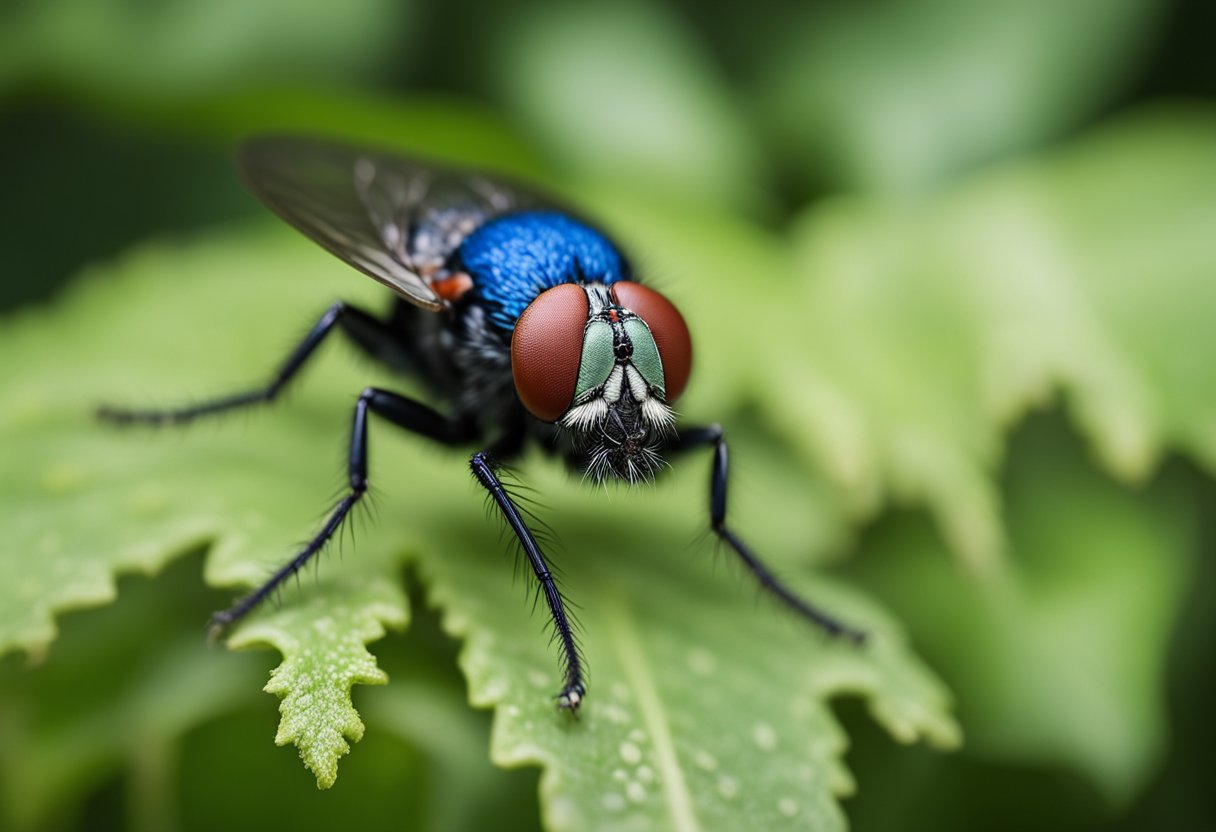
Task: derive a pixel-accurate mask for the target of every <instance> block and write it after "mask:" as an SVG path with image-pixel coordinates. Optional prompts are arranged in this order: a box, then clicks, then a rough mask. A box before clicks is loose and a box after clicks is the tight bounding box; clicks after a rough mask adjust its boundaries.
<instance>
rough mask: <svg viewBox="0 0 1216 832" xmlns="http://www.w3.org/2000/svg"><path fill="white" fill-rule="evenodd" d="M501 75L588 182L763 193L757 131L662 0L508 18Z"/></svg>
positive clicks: (730, 196)
mask: <svg viewBox="0 0 1216 832" xmlns="http://www.w3.org/2000/svg"><path fill="white" fill-rule="evenodd" d="M499 49H500V54H499V60H498V64H499V71H498V72H497V73H496V84H497V85H498V87H499V89H500V91H501V93H502V95H503V96H504V98H505V100H506V101H507V103H508V105H509V107H510V110H511V112H513V113H515V114H517V115H518V118H519V119H520V121H521V124H522V125H523V126H524V127H525V129H526V130H528V131H530V133H531V135H532V136H533V138H534V139H535V140H536V142H537V144H538V145H539V146H540V147H541V148H543V149H544V150H545V151H546V153H547V155H548V156H549V157H551V158H553V159H554V160H557V161H559V162H561V163H562V164H563V165H564V166H565V167H566V168H568V169H570V170H573V171H575V172H576V173H577V174H579V176H580V178H581V179H583V180H588V179H600V180H604V181H613V180H617V181H620V180H622V179H624V180H626V181H630V182H633V183H635V184H645V186H646V188H647V190H649V191H651V192H660V193H661V192H663V191H665V190H672V191H675V192H677V193H680V194H683V195H685V196H691V197H693V198H699V197H700V198H709V199H712V200H713V201H715V202H717V203H722V202H735V203H736V204H737V203H739V202H741V201H742V202H747V201H753V202H754V201H755V200H756V198H758V196H759V193H760V192H759V189H758V187H757V181H758V179H759V174H760V168H761V159H760V155H759V152H758V148H757V146H756V142H755V138H754V135H753V133H752V131H751V129H750V127H749V125H747V124H746V123H745V122H744V121H743V118H742V115H741V113H740V111H739V108H738V106H737V105H736V104H735V102H734V101H732V99H731V95H730V91H729V90H728V88H727V87H726V85H725V81H724V79H723V78H721V77H719V76H718V74H717V71H716V69H715V67H714V65H713V62H712V60H711V59H710V56H709V55H708V54H706V53H705V51H704V50H703V49H702V48H701V46H700V44H699V43H697V42H696V40H695V39H694V38H693V37H692V35H691V33H690V32H689V31H688V29H687V27H685V26H683V25H681V22H680V21H679V20H678V19H677V18H675V17H673V16H672V15H670V14H669V13H667V12H665V11H664V10H663V8H662V7H661V6H660V5H658V4H655V3H647V2H627V3H612V4H607V3H605V4H597V5H590V6H588V5H578V6H568V7H544V8H537V9H536V10H535V13H533V14H526V15H520V16H517V17H516V18H514V19H512V20H510V21H509V23H508V24H507V25H506V31H505V32H504V33H503V35H502V38H501V41H500V45H499Z"/></svg>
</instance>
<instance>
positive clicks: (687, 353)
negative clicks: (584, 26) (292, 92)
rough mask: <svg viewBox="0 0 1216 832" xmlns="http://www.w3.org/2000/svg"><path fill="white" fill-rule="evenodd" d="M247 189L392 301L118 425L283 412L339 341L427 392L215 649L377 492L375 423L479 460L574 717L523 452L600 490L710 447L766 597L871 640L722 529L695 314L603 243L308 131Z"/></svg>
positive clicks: (740, 552) (342, 307)
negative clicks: (514, 469)
mask: <svg viewBox="0 0 1216 832" xmlns="http://www.w3.org/2000/svg"><path fill="white" fill-rule="evenodd" d="M237 167H238V170H239V172H240V174H241V178H242V179H243V180H244V183H245V185H246V187H248V189H249V190H250V191H251V192H252V193H253V194H254V195H255V196H257V197H258V198H259V199H260V200H261V201H262V202H263V203H265V205H266V206H267V207H269V208H270V209H271V210H272V211H274V212H275V213H277V214H278V215H279V216H280V217H282V218H283V219H284V220H286V221H287V222H288V223H290V224H291V225H293V226H295V227H296V228H297V229H298V230H300V231H302V232H303V233H304V234H306V235H307V236H308V237H310V238H311V239H312V240H313V241H315V242H316V243H318V244H320V245H321V246H323V247H324V248H326V249H327V250H329V251H330V252H331V253H332V254H334V255H336V256H337V257H338V258H340V259H341V260H343V261H345V262H346V263H348V264H349V265H351V266H354V267H355V268H356V269H358V270H360V271H361V272H363V273H364V274H366V275H368V276H370V277H372V278H374V279H375V280H377V281H379V282H380V283H382V284H384V285H385V286H387V287H388V288H389V289H391V290H392V291H393V292H394V293H395V295H396V297H395V298H394V302H393V305H392V307H391V308H390V309H389V311H388V312H387V314H384V315H378V314H375V313H373V312H369V311H366V310H364V309H360V308H359V307H357V306H354V305H352V304H348V303H345V302H342V301H338V302H336V303H334V304H333V305H332V306H330V307H329V308H328V309H327V310H326V311H325V312H324V314H322V315H321V317H320V318H319V319H318V320H317V322H316V323H315V324H314V325H313V327H312V329H311V330H310V331H309V333H308V334H307V335H306V336H305V337H304V339H303V340H302V341H301V342H300V343H299V344H298V345H297V346H296V348H295V349H294V351H293V352H292V353H291V354H290V355H289V356H288V357H287V359H286V360H285V361H284V362H283V363H282V364H281V365H280V366H279V368H278V370H277V371H276V372H275V374H274V376H273V377H272V379H271V381H270V383H269V384H267V385H266V386H264V387H258V388H256V389H253V390H250V391H248V392H244V393H238V394H236V395H230V396H225V397H222V398H217V399H214V400H211V401H207V402H204V403H202V404H198V405H194V406H191V407H184V408H177V409H165V410H129V409H120V408H112V407H105V408H102V409H101V410H100V412H99V415H100V416H101V418H103V419H105V420H107V421H110V422H115V423H119V424H163V423H170V424H185V423H187V422H191V421H193V420H195V419H197V418H200V417H203V416H209V415H212V414H216V413H221V412H224V411H228V410H234V409H237V408H241V407H248V406H252V405H257V404H264V403H269V402H272V401H274V400H275V399H276V398H277V397H278V395H279V394H280V393H281V392H282V390H283V389H284V388H285V387H286V386H287V385H288V384H289V383H290V382H291V381H292V379H293V378H294V377H295V376H296V374H297V373H298V372H299V371H300V369H301V368H302V367H303V366H304V365H305V364H306V363H307V362H308V360H309V358H310V357H311V356H312V355H313V354H314V352H315V351H316V348H317V346H318V345H320V344H321V342H322V341H323V340H325V338H326V336H328V335H329V334H330V333H331V332H334V331H340V332H342V333H343V334H344V335H345V336H346V337H347V338H349V339H350V340H351V341H352V342H353V343H354V344H355V346H356V347H358V348H359V349H360V350H362V351H363V352H365V353H367V354H368V355H369V356H371V357H372V358H374V359H377V360H379V361H381V362H383V363H385V364H387V365H389V366H391V367H392V368H393V369H395V370H398V371H401V372H404V373H407V374H411V375H413V376H415V377H416V378H418V379H420V380H421V381H422V382H423V384H424V385H425V387H426V388H427V389H428V390H429V391H430V392H431V394H432V395H433V397H434V401H436V402H438V403H440V405H441V406H440V407H439V408H437V407H435V406H432V405H431V404H427V403H424V402H422V401H418V400H416V399H413V398H409V397H406V396H403V395H401V394H399V393H395V392H393V391H391V390H384V389H380V388H376V387H369V388H367V389H365V390H364V391H363V392H362V393H361V394H360V395H359V398H358V399H357V400H356V401H355V405H354V411H353V414H352V421H353V428H352V431H351V440H350V453H349V463H348V480H349V490H348V492H347V493H346V495H345V496H344V497H343V498H342V499H341V500H340V501H339V502H338V503H337V505H336V506H334V508H333V509H332V511H331V512H330V514H329V516H328V519H327V520H326V522H325V524H324V526H323V527H322V528H321V530H320V531H319V532H317V534H316V535H315V536H314V537H313V538H312V540H310V541H309V542H308V544H307V545H305V546H304V547H303V548H302V549H300V551H299V552H298V553H297V554H296V555H295V557H293V558H292V559H291V560H290V561H288V562H287V563H285V564H283V565H282V566H281V567H280V568H279V569H278V570H276V571H275V572H274V574H272V575H271V576H270V577H269V578H267V580H266V581H265V582H264V583H263V584H262V585H261V586H259V587H257V588H256V589H254V590H253V591H252V592H250V593H249V594H248V595H246V596H244V597H243V598H241V599H240V600H239V601H237V602H236V603H235V604H234V605H233V606H231V607H229V608H228V609H225V610H221V611H220V612H217V613H215V615H214V616H212V619H211V629H212V633H213V635H216V636H221V635H223V634H224V633H226V632H227V631H228V630H229V629H230V628H231V627H232V626H233V625H234V624H236V623H237V622H238V621H240V620H241V619H243V618H244V617H245V616H247V615H248V614H249V613H250V612H251V611H252V610H254V609H255V608H256V607H258V605H260V604H261V603H262V602H263V601H264V600H265V599H266V598H267V596H269V595H270V594H271V593H272V592H274V590H275V589H276V588H277V587H278V586H279V585H280V584H282V583H283V582H284V581H285V580H287V579H288V578H289V577H291V576H292V575H294V574H295V573H296V572H298V571H299V570H300V569H301V568H302V567H303V566H304V565H305V564H306V563H307V562H308V561H309V560H310V559H311V558H312V557H313V556H314V555H316V554H317V553H318V552H319V551H321V550H322V549H323V548H324V547H325V545H326V543H328V542H329V540H330V539H331V538H332V537H333V536H334V535H335V534H336V533H337V531H338V530H339V528H340V527H341V526H342V524H343V522H344V521H345V520H346V518H347V516H348V515H349V514H350V512H351V511H352V510H353V509H354V508H355V506H356V505H357V504H358V503H359V501H360V500H362V499H363V498H364V496H365V495H366V494H367V491H368V473H367V437H368V420H369V416H370V415H373V414H374V415H376V416H377V417H379V418H381V419H383V420H385V421H387V422H390V423H392V424H394V425H396V426H397V427H400V428H403V429H405V430H407V431H410V432H412V433H415V434H419V435H421V436H423V437H425V438H427V439H430V440H432V441H434V442H439V443H441V444H445V445H450V446H455V447H459V446H468V445H475V446H476V447H479V448H480V450H478V451H477V452H476V453H474V454H473V455H472V457H471V458H470V460H469V466H470V468H471V470H472V473H473V476H474V478H476V480H477V482H478V483H479V484H480V485H481V486H482V487H483V488H484V489H485V490H486V492H487V493H488V494H489V496H490V498H491V499H492V500H493V502H494V504H495V506H496V507H497V509H498V513H499V518H500V520H501V522H503V523H506V525H507V526H508V527H509V528H510V529H511V532H512V533H513V534H514V535H515V537H516V538H517V539H518V540H519V543H520V546H521V547H522V550H523V552H524V554H525V555H526V557H527V558H528V562H529V564H530V565H531V567H532V572H533V574H534V576H535V580H536V582H537V586H538V588H539V590H540V592H541V594H543V596H544V598H545V603H546V605H547V607H548V612H549V616H550V617H551V619H552V622H553V628H554V633H555V634H556V636H557V642H558V644H559V647H560V650H561V653H562V671H563V676H564V681H563V685H562V688H561V690H560V691H559V692H558V694H557V697H556V698H557V703H558V705H559V706H560V707H561V708H563V709H568V710H570V711H576V710H577V709H578V707H579V705H580V703H581V702H582V701H583V699H584V698H585V697H586V695H587V685H586V681H585V679H586V677H585V663H584V660H583V656H582V655H581V653H580V652H579V647H578V644H577V642H576V640H575V637H574V631H573V628H572V626H571V623H570V619H569V617H568V615H567V613H566V604H565V601H564V599H563V596H562V593H561V592H560V591H559V589H558V586H557V583H556V581H555V579H554V577H553V574H552V572H550V570H549V566H548V564H547V563H546V560H545V555H544V553H543V552H542V550H541V547H540V545H539V544H538V542H537V540H536V537H535V535H533V533H532V531H531V530H530V529H529V528H528V525H527V523H526V521H525V519H524V514H523V512H521V511H520V509H519V508H518V507H517V506H516V504H515V501H514V500H513V499H512V497H511V495H510V494H509V493H508V491H507V490H506V489H505V488H504V487H503V484H502V481H501V480H500V479H499V474H498V470H499V468H498V466H499V465H500V464H501V463H504V462H507V461H510V460H511V459H513V458H515V457H516V456H518V455H519V453H520V452H521V451H522V450H523V449H524V448H525V447H526V446H527V445H528V444H529V443H537V444H539V445H540V446H541V447H542V448H544V449H545V450H546V451H547V452H548V453H549V454H551V455H555V456H559V457H561V458H562V459H563V460H564V461H565V462H566V464H567V465H570V466H571V467H573V468H575V469H576V470H578V471H581V472H583V474H584V475H585V476H586V477H587V478H589V479H592V480H595V481H601V480H609V479H614V480H624V481H626V482H628V483H639V482H642V481H648V480H650V479H652V478H653V477H654V476H655V475H656V474H657V473H658V472H659V470H660V468H661V467H662V465H663V464H664V459H665V458H666V457H667V456H670V455H673V454H679V453H681V452H684V451H687V450H691V449H694V448H699V447H707V448H709V449H711V451H712V453H713V463H712V468H711V478H710V488H709V521H710V528H711V529H712V531H713V533H714V534H715V535H717V537H718V538H719V539H720V540H721V541H722V542H723V543H724V544H725V545H726V546H727V547H728V548H729V549H730V550H731V551H732V552H734V553H735V555H737V556H738V557H739V559H740V560H742V561H743V563H744V564H745V565H746V567H747V568H748V570H749V571H750V572H751V573H752V575H754V576H755V578H756V579H757V580H758V581H759V583H760V585H761V586H762V587H764V589H766V590H767V591H769V592H770V593H772V594H773V595H775V596H776V597H777V598H778V599H780V600H781V601H782V602H783V603H785V604H786V605H787V606H789V607H790V608H791V609H793V610H794V611H795V612H796V613H798V614H799V615H801V616H802V617H804V618H806V619H808V620H810V621H811V622H813V623H814V624H815V625H817V626H818V627H820V628H822V629H823V630H824V631H826V632H827V633H829V634H832V635H836V636H844V637H847V638H850V639H852V640H854V641H858V642H860V641H861V640H862V639H863V638H864V635H863V633H862V632H861V631H860V630H857V629H854V628H852V627H850V626H848V625H846V624H844V623H842V622H841V621H838V620H837V619H836V618H834V617H833V616H831V615H829V614H827V613H825V612H823V611H821V610H819V609H818V608H817V607H815V606H813V605H811V604H810V603H808V602H807V601H805V600H803V599H802V598H800V597H799V596H797V595H796V594H794V593H793V592H792V591H791V590H790V589H788V588H787V587H786V586H785V585H784V584H783V583H782V582H781V581H780V580H778V579H777V577H776V576H775V575H774V574H773V573H772V572H771V571H770V570H769V568H768V567H767V566H765V565H764V563H763V562H762V561H761V560H760V559H759V558H758V557H757V556H756V555H755V554H754V553H753V552H752V550H751V549H750V548H749V547H748V546H747V545H746V544H745V543H744V542H743V541H742V540H741V539H740V538H739V537H738V536H737V535H736V534H735V533H734V531H733V530H732V529H731V528H730V527H729V526H727V524H726V504H727V500H726V498H727V487H726V486H727V479H728V473H729V462H728V456H727V446H726V440H725V437H724V434H723V431H722V429H721V427H719V426H718V425H709V426H695V427H693V426H683V427H681V426H677V425H676V419H675V414H674V412H673V411H672V409H671V406H672V403H673V402H675V401H676V399H677V398H679V396H680V394H681V393H682V392H683V391H684V388H685V386H686V384H687V383H688V378H689V374H690V373H691V370H692V340H691V337H690V335H689V331H688V327H687V326H686V324H685V322H684V318H683V316H681V314H680V312H679V311H678V310H677V309H676V307H675V306H674V305H673V304H672V303H671V301H669V300H668V299H667V298H666V297H664V296H663V295H662V294H660V293H659V292H657V291H655V290H654V289H651V288H650V287H648V286H646V285H645V284H644V283H643V282H642V281H641V280H640V278H639V276H638V275H636V274H635V273H634V271H633V269H632V267H631V266H630V264H629V262H628V261H627V260H626V259H625V257H624V256H623V255H622V254H621V252H620V250H619V249H618V248H617V247H616V245H614V244H613V243H612V242H611V241H610V240H609V239H608V238H607V237H606V236H605V235H604V234H603V233H601V232H600V231H598V230H597V229H596V228H594V227H593V226H592V225H590V224H588V223H586V222H584V221H582V220H581V219H578V218H577V217H576V216H575V215H574V214H573V213H572V212H571V211H569V210H567V209H565V208H563V207H561V206H559V205H558V204H557V203H555V202H554V201H553V200H552V199H549V198H545V197H542V196H539V195H537V194H535V193H533V192H532V191H530V190H529V189H527V188H524V187H521V186H518V185H516V184H513V183H509V182H506V181H504V180H502V179H498V178H493V177H490V176H486V175H482V174H480V173H475V172H470V171H462V170H455V169H449V168H444V167H441V166H438V165H432V164H427V163H423V162H420V161H416V160H412V159H409V158H406V157H403V156H398V155H394V154H390V153H386V152H380V151H374V150H370V149H365V148H359V147H353V146H347V145H343V144H338V143H334V142H329V141H324V140H320V139H315V138H307V137H297V136H267V137H262V138H256V139H253V140H251V141H249V142H247V143H246V144H244V145H242V146H241V148H240V149H239V151H238V153H237Z"/></svg>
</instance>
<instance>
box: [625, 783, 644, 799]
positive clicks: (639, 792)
mask: <svg viewBox="0 0 1216 832" xmlns="http://www.w3.org/2000/svg"><path fill="white" fill-rule="evenodd" d="M625 796H626V797H628V798H629V799H630V800H632V801H633V802H634V803H641V802H642V801H643V800H645V799H646V787H645V786H643V785H642V784H641V783H639V782H638V781H637V780H634V781H632V782H630V783H629V785H627V786H626V787H625Z"/></svg>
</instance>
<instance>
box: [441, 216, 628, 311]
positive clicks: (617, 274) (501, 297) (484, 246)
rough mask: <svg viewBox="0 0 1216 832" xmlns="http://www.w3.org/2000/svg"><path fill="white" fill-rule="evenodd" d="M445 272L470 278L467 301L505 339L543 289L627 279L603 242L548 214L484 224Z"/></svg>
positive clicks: (602, 238) (621, 262)
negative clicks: (470, 293)
mask: <svg viewBox="0 0 1216 832" xmlns="http://www.w3.org/2000/svg"><path fill="white" fill-rule="evenodd" d="M449 268H451V269H452V270H456V271H460V270H463V271H465V272H467V273H468V275H469V276H470V277H472V278H473V297H472V298H470V300H471V301H473V302H475V303H480V304H482V305H483V306H484V307H485V309H486V311H487V312H488V313H489V320H490V322H491V323H492V324H493V325H494V326H496V327H498V328H499V329H501V330H503V331H504V332H507V333H510V332H511V330H512V329H514V327H515V322H516V320H518V319H519V316H520V315H522V314H523V311H524V310H525V309H526V308H528V305H529V304H531V303H532V301H534V300H536V298H537V296H538V295H540V293H541V292H543V291H545V290H546V289H552V288H553V287H554V286H558V285H560V284H562V283H590V282H597V283H603V284H605V285H611V284H613V283H616V282H617V281H619V280H631V279H633V278H632V276H631V270H630V268H629V264H628V262H626V260H625V258H624V257H623V256H622V255H621V253H620V251H618V250H617V248H616V246H614V245H613V244H612V242H611V241H610V240H609V239H608V238H607V237H605V236H604V235H603V234H602V233H600V232H599V231H597V230H595V229H594V228H592V227H591V226H589V225H586V224H584V223H582V222H579V221H578V220H576V219H573V218H572V217H569V216H566V215H565V214H559V213H557V212H554V211H527V212H523V213H519V214H507V215H506V216H502V217H497V218H494V219H491V220H489V221H488V222H486V223H484V224H483V225H481V226H480V227H478V228H477V229H476V230H475V231H473V233H472V234H470V235H469V236H468V237H466V238H465V240H464V242H463V243H461V245H460V248H458V249H457V250H456V252H455V254H454V256H453V262H452V263H451V265H450V267H449Z"/></svg>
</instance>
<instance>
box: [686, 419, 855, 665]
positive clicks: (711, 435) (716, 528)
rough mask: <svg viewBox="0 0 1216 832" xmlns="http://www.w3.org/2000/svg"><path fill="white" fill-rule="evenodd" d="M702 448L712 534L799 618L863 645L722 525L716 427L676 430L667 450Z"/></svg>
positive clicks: (721, 458) (722, 455)
mask: <svg viewBox="0 0 1216 832" xmlns="http://www.w3.org/2000/svg"><path fill="white" fill-rule="evenodd" d="M703 445H710V446H712V447H713V451H714V458H713V467H712V468H711V469H710V473H709V524H710V528H711V529H713V533H714V534H715V535H717V536H718V539H719V540H721V541H722V542H723V543H725V544H726V545H727V546H729V547H730V549H731V551H732V552H734V553H735V554H736V555H738V556H739V559H740V560H741V561H743V563H744V564H745V565H746V566H747V568H748V570H749V571H750V572H751V573H752V574H753V575H755V576H756V580H758V581H759V582H760V585H761V586H762V587H764V588H765V589H766V590H767V591H769V592H771V593H772V594H773V595H775V596H777V597H778V598H779V599H781V601H782V602H783V603H785V604H786V605H787V606H789V607H790V608H791V609H793V610H794V611H795V612H797V613H798V614H799V615H801V616H802V617H803V618H806V619H807V620H809V621H811V622H812V623H814V624H815V625H816V626H818V627H821V628H822V629H823V630H824V631H825V632H827V633H828V634H829V635H832V636H842V637H844V638H847V639H850V640H852V641H854V642H856V643H858V644H860V643H861V642H863V641H864V640H865V637H866V634H865V633H864V632H863V631H861V630H858V629H856V628H854V627H851V626H849V625H848V624H845V623H844V622H842V621H840V620H839V619H837V618H835V617H833V616H831V615H829V614H828V613H826V612H824V611H823V610H821V609H818V608H817V607H815V606H813V605H811V604H809V603H808V602H806V601H805V600H803V599H802V598H800V597H798V595H796V594H795V593H794V592H793V591H792V590H791V589H790V588H789V587H787V586H786V585H785V584H783V583H782V582H781V581H780V580H778V578H777V576H776V575H774V574H773V573H772V572H771V571H769V568H768V567H767V566H765V565H764V562H763V561H761V560H760V559H759V558H758V557H756V555H755V553H754V552H752V550H751V549H750V548H749V547H748V546H747V544H745V543H744V542H743V541H742V540H740V539H739V537H738V535H736V534H735V533H734V532H733V531H731V529H730V528H729V527H728V526H727V525H726V482H727V478H728V474H729V473H730V462H729V457H728V454H727V449H726V437H725V435H724V434H723V432H722V428H721V427H720V426H719V425H710V426H708V427H694V428H685V429H683V430H680V431H678V432H677V433H676V436H675V438H674V439H673V440H672V441H671V443H670V444H669V445H668V449H669V450H672V451H682V450H687V449H690V448H698V447H701V446H703Z"/></svg>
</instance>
